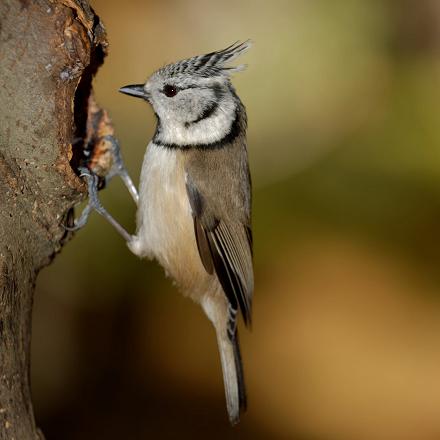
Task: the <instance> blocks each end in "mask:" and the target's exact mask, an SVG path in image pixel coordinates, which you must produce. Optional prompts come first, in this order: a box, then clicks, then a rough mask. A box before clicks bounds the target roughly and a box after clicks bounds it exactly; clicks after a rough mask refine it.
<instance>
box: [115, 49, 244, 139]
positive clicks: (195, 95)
mask: <svg viewBox="0 0 440 440" xmlns="http://www.w3.org/2000/svg"><path fill="white" fill-rule="evenodd" d="M250 45H251V43H250V41H246V42H244V43H234V44H233V45H232V46H229V47H227V48H226V49H223V50H220V51H217V52H211V53H208V54H206V55H199V56H195V57H192V58H189V59H186V60H182V61H178V62H177V63H174V64H168V65H166V66H164V67H162V68H161V69H159V70H157V71H156V72H154V73H153V74H152V75H151V76H150V78H149V79H148V80H147V81H146V82H145V84H135V85H129V86H125V87H122V88H121V89H120V90H119V91H120V92H122V93H125V94H127V95H131V96H135V97H139V98H142V99H144V100H146V101H148V102H149V103H150V104H151V105H152V107H153V109H154V112H155V114H156V115H157V117H158V119H159V126H158V131H157V132H156V136H155V137H157V138H158V140H159V141H162V142H165V143H166V142H168V143H169V142H171V143H177V144H179V143H180V144H186V143H196V144H197V143H203V142H205V143H206V142H208V143H209V142H215V141H217V140H219V139H221V137H222V136H223V135H224V134H225V133H226V132H227V130H228V129H229V128H230V127H231V124H232V123H233V121H234V119H235V117H236V112H237V108H238V106H240V105H241V104H240V100H239V99H238V97H237V95H236V94H235V91H234V89H233V87H232V85H231V81H230V75H231V73H233V72H237V71H240V70H243V68H244V67H245V66H243V65H240V66H237V67H228V66H226V64H227V63H228V62H230V61H232V60H233V59H235V58H237V57H238V56H239V55H241V54H242V53H243V52H245V51H246V50H247V49H248V48H249V47H250Z"/></svg>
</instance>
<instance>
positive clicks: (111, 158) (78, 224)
mask: <svg viewBox="0 0 440 440" xmlns="http://www.w3.org/2000/svg"><path fill="white" fill-rule="evenodd" d="M98 145H100V146H101V148H96V146H95V149H94V150H92V153H91V155H90V157H89V159H88V160H87V166H82V167H79V171H80V173H81V174H80V177H85V178H86V180H87V184H88V192H89V201H88V204H87V206H86V207H85V208H84V211H83V212H82V213H81V215H80V217H79V218H78V219H77V220H75V221H74V224H73V226H72V227H66V226H65V228H66V229H67V230H69V231H76V230H78V229H81V228H82V227H84V226H85V225H86V223H87V220H88V218H89V215H90V213H91V212H92V211H93V210H95V211H97V212H98V213H99V214H101V215H102V216H103V217H105V218H106V219H107V220H108V221H109V222H110V223H111V224H112V225H113V226H114V227H115V228H116V230H117V231H118V232H119V233H120V234H121V235H122V236H123V237H124V238H125V239H126V240H127V239H128V237H130V236H129V234H128V233H127V232H126V231H125V229H124V228H122V226H121V225H119V223H118V222H117V221H116V220H115V219H114V218H113V217H112V216H111V215H110V214H109V213H108V212H107V210H106V209H105V208H104V207H103V206H102V205H101V202H100V201H99V198H98V186H99V183H100V177H99V176H98V174H99V175H102V174H104V173H105V170H106V169H107V170H108V171H107V172H106V174H105V177H104V182H103V183H104V186H107V184H108V183H109V182H110V180H111V179H112V178H113V177H115V176H120V177H121V179H122V181H123V182H124V185H125V186H126V188H127V189H128V191H129V193H130V195H131V196H132V198H133V200H134V202H135V203H136V205H137V204H138V201H139V195H138V192H137V190H136V187H135V186H134V183H133V181H132V180H131V177H130V175H129V174H128V171H127V169H126V168H125V164H124V161H123V159H122V154H121V149H120V147H119V143H118V141H117V140H116V139H115V138H114V137H113V136H112V135H106V136H103V137H102V138H100V140H99V142H98ZM102 147H104V148H102ZM109 163H110V164H111V168H110V169H108V165H107V164H109ZM101 182H102V180H101Z"/></svg>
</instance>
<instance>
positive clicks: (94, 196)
mask: <svg viewBox="0 0 440 440" xmlns="http://www.w3.org/2000/svg"><path fill="white" fill-rule="evenodd" d="M79 171H80V172H81V174H80V175H79V176H80V177H83V178H85V179H86V181H87V189H88V193H89V201H88V203H87V206H86V207H85V208H84V211H83V212H82V213H81V215H80V216H79V218H77V219H76V220H75V221H74V222H73V226H64V228H65V229H67V230H68V231H78V230H79V229H81V228H82V227H84V226H85V225H86V223H87V220H88V219H89V215H90V214H91V212H92V211H93V210H95V211H97V212H98V213H99V214H102V213H103V212H107V211H106V210H105V208H104V207H103V206H102V205H101V202H100V200H99V197H98V184H99V177H98V176H97V175H96V174H94V173H92V172H91V171H90V170H89V169H88V168H85V167H80V168H79Z"/></svg>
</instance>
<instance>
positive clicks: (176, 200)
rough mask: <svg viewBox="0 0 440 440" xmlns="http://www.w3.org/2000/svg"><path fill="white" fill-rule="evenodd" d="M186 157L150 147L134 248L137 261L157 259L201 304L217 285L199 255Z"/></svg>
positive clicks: (186, 291) (132, 244)
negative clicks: (187, 177) (211, 288)
mask: <svg viewBox="0 0 440 440" xmlns="http://www.w3.org/2000/svg"><path fill="white" fill-rule="evenodd" d="M183 154H184V153H182V152H180V151H176V150H172V149H167V148H164V147H159V146H156V145H155V144H153V143H150V145H149V146H148V148H147V152H146V154H145V157H144V162H143V165H142V172H141V183H140V188H139V208H138V213H137V232H136V236H135V238H134V239H133V241H132V242H131V243H130V244H129V247H130V249H131V250H132V252H133V253H135V254H136V255H138V256H141V257H145V256H147V257H150V258H156V259H157V260H158V261H159V263H160V264H161V265H162V266H163V267H164V269H165V270H166V272H167V273H168V274H169V275H170V276H171V277H172V278H173V279H174V280H175V281H176V282H177V284H178V285H179V286H180V287H181V288H182V290H183V291H184V293H186V294H188V295H190V296H192V297H193V298H194V299H196V300H200V296H201V295H203V294H204V293H206V290H207V289H208V288H209V285H210V284H211V283H213V282H214V281H215V280H213V278H214V277H212V276H210V275H208V274H207V272H206V271H205V269H204V267H203V265H202V263H201V260H200V257H199V254H198V250H197V244H196V241H195V235H194V224H193V218H192V215H191V207H190V204H189V200H188V196H187V193H186V188H185V170H184V157H183Z"/></svg>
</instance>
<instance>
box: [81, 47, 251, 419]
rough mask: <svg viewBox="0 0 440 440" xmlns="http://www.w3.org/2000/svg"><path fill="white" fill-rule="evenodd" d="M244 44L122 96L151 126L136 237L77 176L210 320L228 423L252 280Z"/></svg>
mask: <svg viewBox="0 0 440 440" xmlns="http://www.w3.org/2000/svg"><path fill="white" fill-rule="evenodd" d="M250 47H251V42H250V41H249V40H248V41H245V42H236V43H234V44H232V45H230V46H228V47H227V48H225V49H223V50H219V51H214V52H210V53H207V54H204V55H198V56H193V57H191V58H188V59H184V60H181V61H178V62H176V63H172V64H167V65H165V66H163V67H161V68H160V69H159V70H157V71H155V72H154V73H153V74H152V75H151V76H150V77H149V78H148V79H147V81H146V82H145V83H142V84H132V85H128V86H124V87H122V88H121V89H120V90H119V91H120V92H121V93H124V94H126V95H130V96H133V97H136V98H140V99H142V100H144V101H146V102H147V103H149V104H150V105H151V107H152V108H153V111H154V114H155V116H156V119H157V125H156V130H155V133H154V135H153V138H152V139H151V141H150V142H149V144H148V146H147V149H146V152H145V155H144V159H143V164H142V169H141V175H140V184H139V194H134V196H133V197H134V199H135V201H136V202H137V203H138V206H137V214H136V232H135V234H134V235H130V234H129V233H128V232H126V231H125V230H124V229H123V228H122V226H120V225H119V224H118V223H117V221H116V220H115V219H114V218H113V217H112V216H111V215H110V214H109V213H108V211H107V210H106V209H105V208H104V207H103V206H102V204H101V203H100V201H99V198H98V195H97V191H98V179H97V178H96V176H94V175H93V173H92V172H91V171H90V169H87V167H85V168H84V167H83V168H82V174H81V175H82V176H83V177H86V178H87V179H88V182H89V185H88V188H89V205H90V206H89V208H90V209H91V208H93V209H95V210H96V211H97V212H98V213H99V214H101V215H103V216H104V217H105V218H106V219H107V220H109V221H110V222H111V223H112V224H113V225H114V226H115V227H116V228H117V230H118V231H119V232H120V233H121V234H122V236H123V237H124V238H125V239H126V241H127V245H128V247H129V249H130V250H131V251H132V252H133V253H134V254H135V255H137V256H139V257H141V258H144V257H146V258H149V259H156V260H157V261H158V262H159V264H160V265H161V266H162V267H163V268H164V270H165V272H166V274H167V275H168V276H169V277H170V278H171V279H172V280H174V282H175V284H176V285H177V287H178V288H179V289H180V290H181V292H182V293H183V294H184V295H185V296H188V297H190V298H191V299H192V300H194V301H195V302H196V303H198V304H200V306H201V307H202V309H203V310H204V312H205V314H206V315H207V317H208V318H209V320H210V321H211V322H212V324H213V326H214V328H215V332H216V337H217V344H218V349H219V353H220V360H221V367H222V372H223V381H224V388H225V396H226V407H227V412H228V416H229V420H230V422H231V424H232V425H234V424H236V423H237V422H238V421H239V419H240V414H241V412H242V411H244V410H245V409H246V407H247V396H246V387H245V382H244V373H243V366H242V359H241V354H240V345H239V339H238V332H237V321H238V317H239V315H240V314H241V316H242V318H243V321H244V324H245V325H246V326H250V324H251V315H252V297H253V290H254V275H253V262H252V260H253V250H252V249H253V243H252V228H251V202H252V200H251V199H252V195H251V193H252V189H251V176H250V170H249V164H248V152H247V140H246V130H247V115H246V109H245V107H244V105H243V103H242V101H241V100H240V98H239V97H238V95H237V92H236V90H235V89H234V87H233V85H232V82H231V75H232V74H233V73H235V72H239V71H241V70H243V69H244V67H245V66H243V65H239V66H235V67H233V66H232V67H231V66H230V65H229V63H230V62H231V61H232V60H234V59H235V58H237V57H239V56H240V55H242V54H243V53H244V52H245V51H247V50H248V49H249V48H250ZM117 147H118V145H117ZM117 159H118V160H119V162H120V161H122V156H121V155H117ZM118 166H119V168H120V169H122V165H121V164H120V163H119V165H118ZM132 195H133V194H132ZM87 215H88V214H87ZM83 224H84V218H83V219H82V222H81V226H82V225H83Z"/></svg>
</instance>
